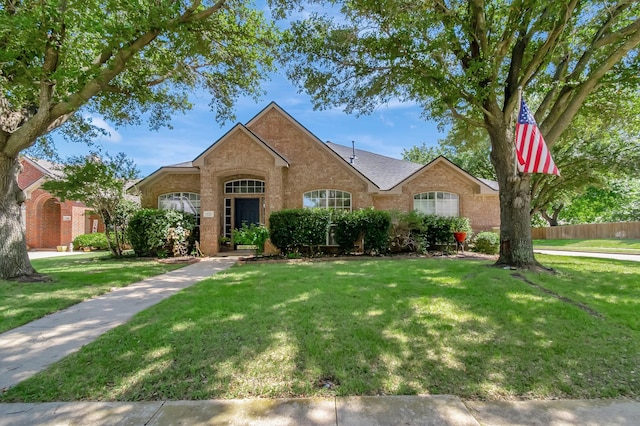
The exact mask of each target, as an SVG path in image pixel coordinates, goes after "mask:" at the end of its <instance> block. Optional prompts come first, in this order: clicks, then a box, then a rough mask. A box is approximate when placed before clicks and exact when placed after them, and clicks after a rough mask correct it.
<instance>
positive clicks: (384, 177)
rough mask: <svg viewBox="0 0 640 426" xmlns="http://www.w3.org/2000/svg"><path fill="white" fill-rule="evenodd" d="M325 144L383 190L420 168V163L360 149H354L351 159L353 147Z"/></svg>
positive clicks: (331, 143)
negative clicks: (354, 155)
mask: <svg viewBox="0 0 640 426" xmlns="http://www.w3.org/2000/svg"><path fill="white" fill-rule="evenodd" d="M327 146H328V147H329V148H331V149H332V150H333V151H335V152H336V153H337V154H338V155H339V156H340V157H342V158H343V159H344V160H345V161H347V162H348V163H349V164H350V165H351V166H352V167H354V168H355V169H356V170H358V171H359V172H360V173H362V174H363V175H365V176H367V177H368V178H369V179H370V180H372V181H373V182H374V183H375V184H376V185H378V187H379V188H380V189H381V190H383V191H386V190H389V189H391V188H393V187H394V186H396V185H397V184H398V183H400V182H401V181H403V180H404V179H406V178H407V176H410V175H411V174H412V173H414V172H416V171H418V170H420V169H421V168H422V164H416V163H412V162H410V161H405V160H398V159H397V158H391V157H386V156H384V155H380V154H375V153H373V152H369V151H364V150H361V149H356V150H355V154H356V157H355V159H353V160H352V157H353V148H349V147H347V146H344V145H338V144H336V143H333V142H327Z"/></svg>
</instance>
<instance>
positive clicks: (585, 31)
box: [286, 0, 640, 267]
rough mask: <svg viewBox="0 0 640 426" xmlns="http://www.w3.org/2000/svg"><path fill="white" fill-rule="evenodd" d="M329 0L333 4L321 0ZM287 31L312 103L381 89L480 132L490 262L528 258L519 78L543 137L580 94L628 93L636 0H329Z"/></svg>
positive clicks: (639, 15) (371, 100)
mask: <svg viewBox="0 0 640 426" xmlns="http://www.w3.org/2000/svg"><path fill="white" fill-rule="evenodd" d="M330 3H334V2H330ZM335 3H337V4H338V5H339V7H340V10H341V12H342V14H341V16H339V17H336V16H328V15H324V16H322V15H320V14H318V13H316V14H313V15H312V16H311V17H310V18H308V19H305V20H302V21H299V22H297V23H295V24H294V25H293V28H292V30H291V32H290V34H289V37H288V38H287V45H286V46H287V52H288V54H289V56H288V57H289V58H290V59H291V60H293V61H294V65H293V66H292V67H291V68H290V71H289V74H290V75H291V77H292V78H293V79H294V80H295V81H297V82H298V84H299V85H300V87H301V88H303V89H304V90H306V91H307V92H308V93H310V94H311V96H312V98H313V100H314V102H315V104H316V105H317V106H318V107H329V106H332V107H334V106H339V107H342V108H344V109H345V110H346V111H347V112H359V113H363V112H364V113H366V112H369V111H371V110H372V109H373V108H375V107H376V106H377V105H379V104H381V103H383V102H386V101H389V100H391V99H400V100H404V101H414V102H416V103H418V104H419V105H421V106H422V107H423V108H424V112H425V116H426V117H428V118H433V119H436V120H440V121H441V122H451V121H461V122H464V123H465V124H466V125H468V126H470V127H474V128H480V129H483V130H484V131H486V133H487V135H488V137H489V140H490V141H491V161H492V164H493V165H494V168H495V170H496V177H497V180H498V183H499V185H500V202H501V205H500V207H501V209H500V215H501V217H500V221H501V234H500V238H501V246H500V259H499V260H498V264H507V265H511V266H519V267H535V266H536V265H537V262H535V259H534V256H533V246H532V242H531V234H530V203H531V176H530V175H525V174H522V173H519V172H518V171H517V169H516V167H515V161H514V160H515V154H514V144H513V140H514V135H513V130H514V121H515V120H514V114H515V112H516V109H517V107H518V105H519V99H520V91H519V88H523V90H524V93H525V94H526V96H527V100H528V101H529V107H530V108H531V110H532V111H535V118H536V121H537V123H538V125H539V127H540V129H541V131H542V133H543V135H544V137H545V140H546V142H547V144H548V145H550V146H553V145H554V144H555V143H556V142H557V141H558V140H560V137H561V136H562V135H563V133H564V132H565V131H566V130H567V129H568V128H569V126H570V125H571V123H572V122H573V120H574V118H575V117H576V116H577V115H578V113H579V111H580V110H581V108H582V107H583V106H584V105H585V103H586V102H587V101H588V100H590V99H594V98H596V99H614V97H615V96H616V94H618V93H620V92H625V93H635V94H636V95H637V94H638V88H639V84H640V79H639V78H638V69H639V68H640V55H638V45H639V44H640V3H639V2H637V1H633V0H618V1H611V0H562V1H556V2H547V1H540V0H516V1H511V2H504V1H500V0H444V1H440V0H436V1H429V0H425V1H413V0H411V1H410V0H388V1H385V2H379V1H376V0H362V1H357V2H352V1H340V2H335Z"/></svg>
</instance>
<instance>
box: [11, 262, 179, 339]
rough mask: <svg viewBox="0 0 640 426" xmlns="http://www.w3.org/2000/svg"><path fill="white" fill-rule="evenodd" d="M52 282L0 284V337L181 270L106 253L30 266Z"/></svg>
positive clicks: (176, 266)
mask: <svg viewBox="0 0 640 426" xmlns="http://www.w3.org/2000/svg"><path fill="white" fill-rule="evenodd" d="M31 264H32V265H33V267H34V268H35V269H36V271H38V272H39V273H41V274H46V275H48V276H49V277H50V278H51V279H52V282H48V283H38V282H37V283H21V282H12V281H3V280H0V333H2V332H5V331H7V330H10V329H12V328H15V327H18V326H20V325H23V324H26V323H28V322H30V321H33V320H35V319H38V318H40V317H43V316H45V315H47V314H50V313H52V312H56V311H59V310H61V309H64V308H67V307H69V306H71V305H75V304H76V303H79V302H82V301H83V300H86V299H89V298H91V297H95V296H98V295H100V294H103V293H107V292H108V291H110V290H111V289H112V288H114V287H124V286H127V285H129V284H131V283H134V282H137V281H141V280H143V279H145V278H147V277H150V276H153V275H158V274H163V273H165V272H168V271H171V270H173V269H177V268H179V267H181V265H176V264H173V265H168V264H162V263H158V262H157V261H155V260H152V259H134V258H128V259H120V260H118V259H114V258H112V257H111V256H110V255H109V253H106V252H102V253H100V252H99V253H90V254H77V255H76V254H74V255H73V256H64V257H52V258H45V259H36V260H33V261H32V262H31Z"/></svg>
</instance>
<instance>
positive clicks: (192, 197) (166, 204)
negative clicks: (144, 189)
mask: <svg viewBox="0 0 640 426" xmlns="http://www.w3.org/2000/svg"><path fill="white" fill-rule="evenodd" d="M158 208H159V209H161V210H178V211H181V212H185V213H191V214H192V215H194V216H195V217H196V224H198V225H199V224H200V194H198V193H195V192H171V193H169V194H162V195H160V196H159V197H158Z"/></svg>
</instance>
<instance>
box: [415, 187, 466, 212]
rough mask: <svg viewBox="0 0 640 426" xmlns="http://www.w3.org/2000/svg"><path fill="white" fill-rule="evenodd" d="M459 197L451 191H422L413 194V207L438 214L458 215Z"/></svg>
mask: <svg viewBox="0 0 640 426" xmlns="http://www.w3.org/2000/svg"><path fill="white" fill-rule="evenodd" d="M459 200H460V198H459V197H458V194H453V193H451V192H440V191H433V192H423V193H422V194H416V195H414V196H413V209H414V210H417V211H419V212H422V213H426V214H435V215H438V216H458V215H459V214H460V213H459V212H460V201H459Z"/></svg>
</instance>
